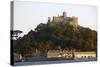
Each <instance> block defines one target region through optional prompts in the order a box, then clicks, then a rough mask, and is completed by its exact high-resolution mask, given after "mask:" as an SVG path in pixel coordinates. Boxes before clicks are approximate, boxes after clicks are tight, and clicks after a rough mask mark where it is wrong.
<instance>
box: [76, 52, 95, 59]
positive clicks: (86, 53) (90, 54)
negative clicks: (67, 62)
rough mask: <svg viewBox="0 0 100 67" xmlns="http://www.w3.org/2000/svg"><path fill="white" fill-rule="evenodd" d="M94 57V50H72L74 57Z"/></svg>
mask: <svg viewBox="0 0 100 67" xmlns="http://www.w3.org/2000/svg"><path fill="white" fill-rule="evenodd" d="M92 58H96V52H94V51H88V52H74V59H92Z"/></svg>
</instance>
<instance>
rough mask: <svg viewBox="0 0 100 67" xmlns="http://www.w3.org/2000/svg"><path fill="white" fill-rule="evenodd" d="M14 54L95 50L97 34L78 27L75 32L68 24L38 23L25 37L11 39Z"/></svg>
mask: <svg viewBox="0 0 100 67" xmlns="http://www.w3.org/2000/svg"><path fill="white" fill-rule="evenodd" d="M12 42H13V45H14V46H13V48H14V52H16V53H21V54H22V55H24V54H25V53H31V52H32V51H35V50H41V51H48V50H52V49H53V50H54V49H55V50H56V49H72V48H74V49H76V50H78V51H96V50H97V32H96V31H94V30H91V29H89V28H84V27H82V26H78V29H77V30H76V31H74V30H73V27H72V26H70V25H68V24H53V25H51V24H48V23H47V24H43V23H40V24H39V25H38V26H37V27H36V29H35V30H34V31H32V30H31V31H30V32H29V33H28V34H27V35H24V36H23V37H20V38H18V39H17V40H14V39H12Z"/></svg>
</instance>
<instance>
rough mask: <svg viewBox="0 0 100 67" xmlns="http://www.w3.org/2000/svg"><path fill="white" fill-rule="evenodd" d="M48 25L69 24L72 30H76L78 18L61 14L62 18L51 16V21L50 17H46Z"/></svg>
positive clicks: (64, 13)
mask: <svg viewBox="0 0 100 67" xmlns="http://www.w3.org/2000/svg"><path fill="white" fill-rule="evenodd" d="M48 23H50V24H59V23H61V24H69V25H72V26H73V29H74V30H77V27H78V18H77V17H68V16H67V13H66V12H63V15H62V16H53V19H52V20H51V18H50V17H48Z"/></svg>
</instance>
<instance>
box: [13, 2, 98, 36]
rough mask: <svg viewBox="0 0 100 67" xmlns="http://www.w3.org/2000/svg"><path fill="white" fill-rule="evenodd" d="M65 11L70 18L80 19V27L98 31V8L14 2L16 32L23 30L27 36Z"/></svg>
mask: <svg viewBox="0 0 100 67" xmlns="http://www.w3.org/2000/svg"><path fill="white" fill-rule="evenodd" d="M64 11H66V12H67V16H69V17H72V16H76V17H78V24H79V25H80V26H83V27H89V28H90V29H92V30H97V23H98V21H97V20H98V12H97V11H98V9H97V6H93V5H77V4H59V3H45V2H32V1H15V2H14V30H21V31H23V34H27V33H28V32H29V31H30V30H34V29H35V28H36V27H37V25H38V24H40V23H47V20H48V17H51V18H52V17H53V16H58V15H62V13H63V12H64Z"/></svg>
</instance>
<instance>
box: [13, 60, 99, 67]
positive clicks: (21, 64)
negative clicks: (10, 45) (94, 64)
mask: <svg viewBox="0 0 100 67" xmlns="http://www.w3.org/2000/svg"><path fill="white" fill-rule="evenodd" d="M89 61H97V59H80V60H79V59H77V60H56V61H33V62H15V63H14V65H15V66H26V65H42V64H57V63H73V62H89Z"/></svg>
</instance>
